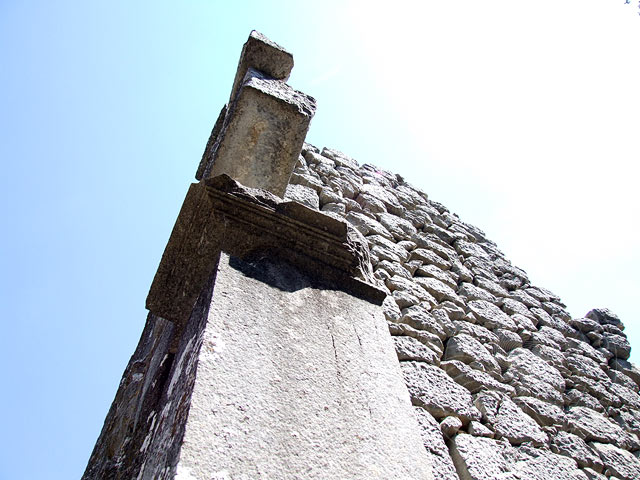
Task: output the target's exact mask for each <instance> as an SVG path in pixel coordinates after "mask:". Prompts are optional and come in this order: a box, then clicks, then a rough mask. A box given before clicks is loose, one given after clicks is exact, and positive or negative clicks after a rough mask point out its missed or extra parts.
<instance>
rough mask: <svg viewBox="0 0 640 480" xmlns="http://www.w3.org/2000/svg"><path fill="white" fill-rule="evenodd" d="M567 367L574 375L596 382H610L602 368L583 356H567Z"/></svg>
mask: <svg viewBox="0 0 640 480" xmlns="http://www.w3.org/2000/svg"><path fill="white" fill-rule="evenodd" d="M566 362H567V366H568V367H569V370H571V372H572V373H573V374H574V375H580V376H583V377H587V378H591V379H593V380H596V381H603V382H608V380H609V377H608V376H607V374H606V373H605V372H604V370H603V369H602V368H601V366H600V365H599V364H598V363H596V362H595V361H593V360H592V359H591V358H588V357H585V356H583V355H567V356H566Z"/></svg>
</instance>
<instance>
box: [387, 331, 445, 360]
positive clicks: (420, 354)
mask: <svg viewBox="0 0 640 480" xmlns="http://www.w3.org/2000/svg"><path fill="white" fill-rule="evenodd" d="M392 338H393V342H394V344H395V347H396V353H397V355H398V360H400V361H403V360H415V361H417V362H427V363H429V364H431V365H438V364H439V363H440V357H439V356H438V354H437V353H435V352H434V351H433V350H431V349H430V348H428V347H427V346H426V345H424V344H423V343H422V342H420V341H419V340H417V339H415V338H412V337H405V336H401V337H399V336H394V337H392Z"/></svg>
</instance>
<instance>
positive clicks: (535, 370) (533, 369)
mask: <svg viewBox="0 0 640 480" xmlns="http://www.w3.org/2000/svg"><path fill="white" fill-rule="evenodd" d="M509 360H510V362H511V366H510V367H509V369H508V370H507V372H506V373H505V379H507V378H510V380H511V381H510V382H509V383H511V385H513V386H514V387H515V388H516V390H517V392H518V394H519V395H520V396H528V397H536V398H539V399H540V400H544V401H546V402H550V403H554V404H556V405H562V403H563V400H562V395H561V393H562V392H563V391H564V389H565V381H564V378H562V375H561V374H560V372H558V370H556V369H555V368H554V367H552V366H551V365H549V364H548V363H547V362H545V361H544V360H542V359H541V358H539V357H537V356H536V355H534V354H533V353H531V352H530V351H529V350H526V349H524V348H516V349H515V350H512V351H511V352H510V353H509Z"/></svg>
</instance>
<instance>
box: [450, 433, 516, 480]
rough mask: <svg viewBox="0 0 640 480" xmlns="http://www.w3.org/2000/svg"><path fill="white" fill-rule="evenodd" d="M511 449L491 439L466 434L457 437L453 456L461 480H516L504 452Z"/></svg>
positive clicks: (454, 441)
mask: <svg viewBox="0 0 640 480" xmlns="http://www.w3.org/2000/svg"><path fill="white" fill-rule="evenodd" d="M507 448H510V447H508V446H505V445H504V444H503V443H501V442H498V441H496V440H493V439H491V438H483V437H475V436H473V435H468V434H465V433H460V434H458V435H456V437H455V438H454V440H453V445H452V448H451V456H452V458H453V462H454V464H455V466H456V470H457V471H458V474H459V476H460V480H515V479H517V478H518V477H516V476H514V475H511V474H510V473H509V472H510V470H511V464H510V462H509V461H508V460H507V459H506V458H505V456H504V454H503V452H504V450H505V449H507Z"/></svg>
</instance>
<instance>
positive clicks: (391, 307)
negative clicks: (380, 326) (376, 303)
mask: <svg viewBox="0 0 640 480" xmlns="http://www.w3.org/2000/svg"><path fill="white" fill-rule="evenodd" d="M382 310H383V312H384V316H385V318H386V319H387V321H389V322H396V321H398V320H399V319H400V317H401V316H402V313H401V311H400V308H399V307H398V304H397V303H396V302H395V301H394V300H393V297H391V296H387V297H386V298H385V299H384V301H383V302H382Z"/></svg>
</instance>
